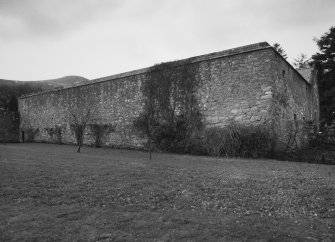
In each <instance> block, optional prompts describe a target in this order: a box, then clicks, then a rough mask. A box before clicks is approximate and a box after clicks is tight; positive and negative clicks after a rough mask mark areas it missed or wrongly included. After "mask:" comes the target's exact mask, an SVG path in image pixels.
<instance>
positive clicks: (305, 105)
mask: <svg viewBox="0 0 335 242" xmlns="http://www.w3.org/2000/svg"><path fill="white" fill-rule="evenodd" d="M250 57H252V58H250ZM184 64H187V65H191V66H196V67H197V75H196V78H197V81H198V83H199V85H198V86H197V90H196V97H197V101H198V104H199V105H198V106H199V108H200V111H201V113H202V114H203V116H204V119H203V120H204V124H205V126H207V127H212V126H214V125H215V126H220V127H223V126H225V125H226V123H227V122H228V121H230V120H235V121H236V122H243V123H244V124H246V125H262V124H263V123H264V122H266V121H267V120H275V122H276V125H275V127H276V128H277V131H276V132H277V136H276V137H278V139H285V138H286V136H287V135H286V133H287V129H286V128H285V122H286V121H290V120H292V119H293V117H294V114H296V115H297V116H298V118H299V119H302V117H305V118H306V119H307V120H314V121H316V123H318V115H319V108H318V102H319V100H318V93H317V82H316V79H315V80H314V81H312V82H311V84H310V83H308V82H307V81H306V80H305V79H304V78H303V77H302V76H301V75H299V74H298V72H297V71H296V70H294V69H293V68H292V66H290V65H289V64H288V63H287V62H286V61H285V60H284V59H283V58H282V57H281V56H280V55H279V54H278V53H277V52H276V51H275V50H274V49H273V48H272V47H271V46H270V45H268V44H267V43H259V44H254V45H249V46H244V47H240V48H235V49H231V50H226V51H222V52H217V53H214V54H209V55H203V56H198V57H193V58H190V59H188V60H182V61H178V62H176V63H175V67H177V66H180V65H184ZM150 71H152V69H151V68H144V69H140V70H136V71H132V72H126V73H122V74H118V75H113V76H109V77H104V78H100V79H96V80H92V83H91V84H87V85H82V86H78V87H72V88H64V89H62V90H56V91H49V92H45V93H41V94H33V95H30V96H26V97H23V98H20V99H19V111H20V116H21V124H20V127H21V130H22V131H25V130H26V131H27V130H36V131H38V132H36V133H35V134H34V140H35V141H43V142H53V141H52V140H50V138H49V136H48V135H47V134H46V132H45V129H48V128H52V127H55V125H60V126H62V127H63V130H64V132H63V142H65V143H73V142H74V137H73V135H72V133H71V130H70V124H69V120H68V117H67V114H66V110H67V107H68V105H69V104H70V103H72V102H74V100H82V102H83V103H84V104H85V103H88V102H93V103H94V111H95V113H96V115H95V120H93V121H92V122H93V123H95V122H96V123H100V124H113V125H116V128H115V132H113V133H111V134H109V135H108V136H107V137H106V140H105V144H106V145H109V146H113V147H117V146H118V147H141V146H144V145H145V144H146V139H145V138H141V136H140V135H139V134H138V132H137V131H136V130H135V129H134V127H133V121H134V120H135V119H136V118H137V117H138V116H139V115H140V114H141V112H142V111H143V107H144V100H143V96H142V95H143V94H142V88H141V87H142V84H143V82H144V81H146V80H147V76H148V75H147V74H148V73H149V72H150ZM283 71H284V73H286V74H285V78H283V77H282V75H283ZM314 77H315V78H316V75H314ZM279 98H280V100H279ZM270 107H271V108H276V110H280V115H279V116H278V115H277V114H276V115H277V116H274V115H275V114H274V113H272V112H270V111H268V110H270ZM241 114H243V115H241ZM87 136H89V131H88V133H87ZM85 142H86V143H87V144H90V142H92V139H90V138H89V137H85Z"/></svg>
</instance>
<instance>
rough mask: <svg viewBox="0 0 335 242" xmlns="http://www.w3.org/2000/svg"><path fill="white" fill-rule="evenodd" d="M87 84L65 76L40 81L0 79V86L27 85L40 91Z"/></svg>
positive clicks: (82, 78)
mask: <svg viewBox="0 0 335 242" xmlns="http://www.w3.org/2000/svg"><path fill="white" fill-rule="evenodd" d="M89 82H90V80H88V79H87V78H85V77H81V76H65V77H61V78H57V79H48V80H40V81H14V80H4V79H0V85H8V86H15V85H23V84H28V85H29V86H33V87H40V88H41V89H42V91H47V90H51V89H54V88H66V87H71V86H78V85H81V84H86V83H89Z"/></svg>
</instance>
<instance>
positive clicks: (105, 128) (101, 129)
mask: <svg viewBox="0 0 335 242" xmlns="http://www.w3.org/2000/svg"><path fill="white" fill-rule="evenodd" d="M89 127H90V129H91V135H92V138H93V139H94V146H95V147H101V143H102V139H103V137H105V136H107V135H108V134H110V133H111V132H114V131H115V127H116V125H111V124H90V125H89Z"/></svg>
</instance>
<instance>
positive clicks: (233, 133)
mask: <svg viewBox="0 0 335 242" xmlns="http://www.w3.org/2000/svg"><path fill="white" fill-rule="evenodd" d="M270 141H271V138H270V136H269V134H268V132H266V131H264V130H263V129H262V128H260V127H254V126H249V127H248V126H243V125H240V124H236V123H230V124H229V125H228V126H226V127H223V128H220V127H213V128H208V129H205V131H204V140H203V145H204V147H205V149H206V151H207V153H208V154H210V155H213V156H228V157H236V156H238V157H253V158H256V157H265V156H267V155H268V153H269V151H270V148H271V142H270Z"/></svg>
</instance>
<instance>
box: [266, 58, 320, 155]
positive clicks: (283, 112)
mask: <svg viewBox="0 0 335 242" xmlns="http://www.w3.org/2000/svg"><path fill="white" fill-rule="evenodd" d="M273 75H274V77H273V79H274V99H273V104H272V107H271V114H272V117H273V120H274V123H273V125H274V130H273V131H274V133H275V134H276V135H277V140H278V142H277V143H278V144H277V146H279V147H280V148H281V149H283V148H294V147H296V146H298V147H299V146H302V145H304V144H305V142H307V132H310V131H311V130H305V128H306V127H307V122H309V123H313V124H314V125H315V126H318V123H319V113H320V110H319V96H318V87H317V80H316V77H317V75H316V72H315V71H313V72H312V75H311V78H310V80H305V79H304V78H303V77H302V76H301V75H300V74H299V73H298V72H297V71H296V70H295V69H293V68H292V67H291V66H290V64H288V62H287V61H286V60H285V59H284V58H283V57H282V56H280V55H279V54H278V53H276V55H275V58H274V72H273ZM293 139H295V140H293ZM288 143H291V144H288ZM288 146H290V147H288Z"/></svg>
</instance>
